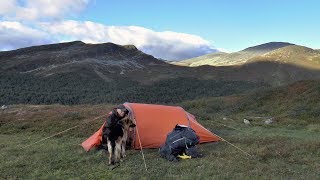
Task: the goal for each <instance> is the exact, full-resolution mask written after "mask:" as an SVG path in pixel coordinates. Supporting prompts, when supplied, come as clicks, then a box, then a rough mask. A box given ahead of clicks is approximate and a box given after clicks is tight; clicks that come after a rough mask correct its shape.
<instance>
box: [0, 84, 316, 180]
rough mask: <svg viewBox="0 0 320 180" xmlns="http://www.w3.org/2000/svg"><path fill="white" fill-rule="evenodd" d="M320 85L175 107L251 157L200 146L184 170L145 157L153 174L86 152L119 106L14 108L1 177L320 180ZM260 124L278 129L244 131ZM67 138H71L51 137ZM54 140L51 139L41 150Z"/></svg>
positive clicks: (223, 146) (139, 164)
mask: <svg viewBox="0 0 320 180" xmlns="http://www.w3.org/2000/svg"><path fill="white" fill-rule="evenodd" d="M319 84H320V83H319V81H301V82H297V83H294V84H292V85H288V86H281V87H273V88H268V89H263V90H262V89H260V90H256V91H253V92H250V93H245V94H241V95H232V96H225V97H207V98H201V99H197V100H192V101H184V102H180V103H177V104H175V105H179V106H181V107H183V108H184V109H186V110H187V111H188V112H190V113H192V114H194V115H195V116H196V117H197V119H198V121H199V122H200V123H201V124H202V125H203V126H204V127H206V128H208V129H209V130H211V131H212V132H214V133H215V134H217V135H219V136H221V137H223V138H224V139H225V140H226V141H228V142H230V143H232V144H234V145H235V146H237V147H238V148H240V149H241V150H243V151H245V152H247V153H249V154H250V155H251V157H249V156H247V155H246V154H245V153H243V152H241V151H240V150H239V149H236V148H235V147H233V146H231V145H229V144H228V143H226V142H224V141H221V142H218V143H207V144H201V145H197V148H198V150H199V151H200V152H201V153H202V154H204V157H203V158H197V159H189V160H181V161H180V162H177V163H172V162H168V161H167V160H165V159H163V158H161V157H160V156H159V152H158V149H143V152H144V156H145V159H146V164H147V168H148V170H147V171H146V170H145V169H144V164H143V160H142V158H141V153H140V151H137V150H128V151H127V157H126V159H125V160H124V161H123V162H121V164H120V166H119V167H117V168H115V169H112V167H109V166H107V156H106V155H105V153H104V152H103V151H94V150H93V151H90V152H85V151H84V150H83V149H82V147H80V146H79V144H80V143H81V142H83V141H84V140H85V139H86V138H88V137H89V136H90V135H91V134H92V133H94V132H95V131H96V130H97V129H98V128H99V127H100V126H101V124H102V123H103V121H104V118H105V117H103V118H100V119H96V120H94V118H95V117H98V116H101V115H106V114H107V112H108V111H109V110H110V109H111V108H112V107H113V106H114V104H99V105H77V106H63V105H13V106H9V107H8V108H7V109H3V110H1V111H0V117H1V119H0V132H1V133H0V142H1V144H0V145H1V156H0V158H1V162H3V163H1V164H0V171H1V172H2V173H1V174H0V177H1V178H2V179H19V178H27V179H39V178H40V179H41V178H46V179H56V178H61V179H68V178H74V177H75V176H77V177H79V178H84V179H85V178H88V177H89V178H93V179H94V178H98V179H100V178H102V179H103V178H105V177H109V178H110V177H111V178H114V179H118V178H121V179H130V178H132V174H135V177H136V178H138V179H145V178H151V179H162V178H181V179H189V178H195V179H197V178H200V179H211V178H221V177H225V178H230V179H237V178H240V179H245V178H248V177H252V178H258V179H259V178H262V179H268V178H270V175H272V177H273V178H274V179H283V178H290V179H304V178H306V179H317V178H318V177H319V176H320V174H319V171H318V169H319V168H318V167H319V165H320V164H319V162H320V159H319V157H320V154H319V145H320V141H319V140H320V136H319V132H320V124H319V120H318V117H319V112H320V109H319V107H320V106H319V105H320V104H319V102H320V101H319V100H320V99H319V97H320V89H319ZM257 116H262V117H273V118H274V121H273V123H272V124H265V123H264V120H263V119H259V118H255V119H254V118H253V121H252V123H251V125H245V124H244V123H243V119H244V118H251V117H257ZM72 127H76V128H73V129H70V128H72ZM67 129H69V131H65V130H67ZM62 131H65V132H63V133H61V134H58V135H56V136H52V135H55V134H57V133H58V132H62ZM51 136H52V137H51ZM47 137H51V138H48V139H46V140H45V141H42V142H40V143H35V142H37V141H39V140H41V139H43V138H47ZM33 143H35V144H33ZM31 144H33V145H31ZM30 145H31V146H30ZM26 146H28V147H27V148H26ZM52 157H54V158H52ZM207 167H210V168H211V169H214V171H212V170H210V171H209V170H208V168H207Z"/></svg>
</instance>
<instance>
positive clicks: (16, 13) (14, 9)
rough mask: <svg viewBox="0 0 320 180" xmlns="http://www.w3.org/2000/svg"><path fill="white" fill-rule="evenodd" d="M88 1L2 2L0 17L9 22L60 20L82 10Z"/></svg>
mask: <svg viewBox="0 0 320 180" xmlns="http://www.w3.org/2000/svg"><path fill="white" fill-rule="evenodd" d="M88 3H89V0H2V1H0V16H2V17H3V18H5V19H9V20H24V21H25V20H29V21H30V20H46V19H62V18H63V17H65V16H70V15H71V16H72V15H74V14H76V13H78V12H80V11H81V10H83V9H84V8H85V7H86V6H87V4H88Z"/></svg>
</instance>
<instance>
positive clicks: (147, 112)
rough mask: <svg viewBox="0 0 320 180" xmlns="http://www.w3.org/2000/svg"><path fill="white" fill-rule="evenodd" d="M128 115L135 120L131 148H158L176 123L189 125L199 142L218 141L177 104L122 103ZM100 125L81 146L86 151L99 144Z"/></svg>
mask: <svg viewBox="0 0 320 180" xmlns="http://www.w3.org/2000/svg"><path fill="white" fill-rule="evenodd" d="M124 105H125V106H126V108H127V109H128V110H129V112H130V113H129V115H130V116H131V118H133V119H134V120H135V123H136V127H135V129H134V134H133V148H135V149H139V148H140V143H139V138H140V142H141V146H142V148H159V147H160V146H161V145H162V144H164V143H165V140H166V137H167V134H168V133H169V132H171V131H172V129H173V128H174V127H175V126H176V125H177V124H180V125H185V126H189V127H191V128H192V129H193V130H194V131H195V132H196V133H197V135H198V136H199V137H200V143H204V142H213V141H220V139H219V138H218V137H217V136H215V135H214V134H213V133H211V132H210V131H209V130H207V129H206V128H204V127H203V126H202V125H201V124H199V123H198V122H197V120H196V119H195V117H194V116H193V115H192V114H190V113H188V112H186V111H185V110H184V109H183V108H181V107H178V106H164V105H155V104H138V103H124ZM101 135H102V127H101V128H100V129H99V130H98V131H97V132H96V133H95V134H93V135H92V136H91V137H89V138H88V139H87V140H86V141H84V142H83V143H82V147H83V148H84V149H85V150H86V151H88V150H90V149H91V148H92V147H94V146H96V145H99V144H100V140H101Z"/></svg>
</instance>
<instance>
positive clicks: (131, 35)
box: [40, 20, 217, 60]
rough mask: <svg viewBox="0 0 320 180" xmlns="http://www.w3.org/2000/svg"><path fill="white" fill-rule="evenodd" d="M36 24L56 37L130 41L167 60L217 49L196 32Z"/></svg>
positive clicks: (90, 23) (89, 25) (93, 24)
mask: <svg viewBox="0 0 320 180" xmlns="http://www.w3.org/2000/svg"><path fill="white" fill-rule="evenodd" d="M40 26H41V28H42V29H43V30H44V31H46V32H48V33H50V34H54V35H55V36H56V37H60V41H69V40H81V41H84V42H86V43H103V42H113V43H115V44H120V45H126V44H133V45H135V46H136V47H137V48H138V49H140V50H142V51H143V52H145V53H148V54H151V55H153V56H155V57H158V58H163V59H168V60H181V59H186V58H192V57H195V56H200V55H203V54H207V53H211V52H215V51H217V49H215V48H213V47H212V46H211V45H210V44H209V42H208V41H206V40H204V39H203V38H201V37H200V36H196V35H191V34H185V33H177V32H171V31H164V32H156V31H153V30H150V29H147V28H143V27H138V26H106V25H103V24H99V23H94V22H90V21H85V22H79V21H72V20H69V21H62V22H55V23H41V24H40ZM66 37H67V38H66Z"/></svg>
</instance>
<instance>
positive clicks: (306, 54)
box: [248, 45, 320, 68]
mask: <svg viewBox="0 0 320 180" xmlns="http://www.w3.org/2000/svg"><path fill="white" fill-rule="evenodd" d="M255 61H276V62H281V63H289V64H296V65H299V66H303V67H308V68H320V52H319V51H316V50H313V49H311V48H307V47H304V46H297V45H292V46H286V47H283V48H279V49H276V50H274V51H271V52H268V53H266V54H263V55H261V56H257V57H254V58H252V59H250V60H249V61H248V63H250V62H255Z"/></svg>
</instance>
